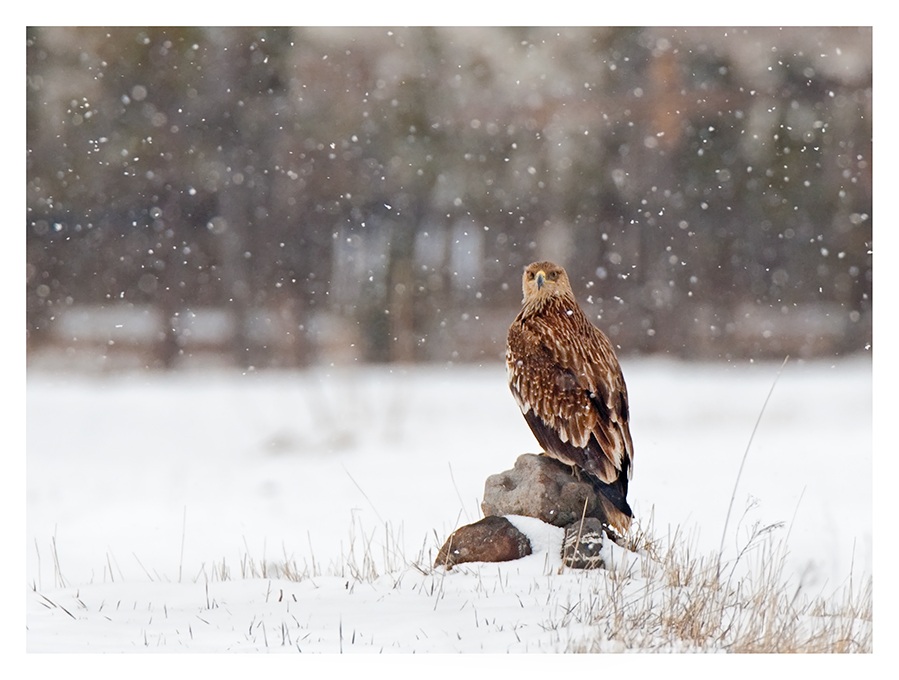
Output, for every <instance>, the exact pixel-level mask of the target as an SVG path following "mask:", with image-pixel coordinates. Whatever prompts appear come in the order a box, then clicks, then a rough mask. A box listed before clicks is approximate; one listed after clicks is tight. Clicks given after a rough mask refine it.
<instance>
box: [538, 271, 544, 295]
mask: <svg viewBox="0 0 899 680" xmlns="http://www.w3.org/2000/svg"><path fill="white" fill-rule="evenodd" d="M544 283H546V272H544V271H543V270H542V269H541V270H540V271H539V272H537V290H540V289H541V288H543V284H544Z"/></svg>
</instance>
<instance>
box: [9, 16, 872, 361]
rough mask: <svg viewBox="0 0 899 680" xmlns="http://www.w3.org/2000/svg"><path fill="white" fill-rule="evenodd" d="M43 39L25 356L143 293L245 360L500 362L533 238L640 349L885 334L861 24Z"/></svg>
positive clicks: (746, 348) (858, 347) (780, 350)
mask: <svg viewBox="0 0 899 680" xmlns="http://www.w3.org/2000/svg"><path fill="white" fill-rule="evenodd" d="M26 38H27V40H26V50H27V74H26V75H27V154H26V162H27V192H26V193H27V212H26V215H27V218H26V225H27V234H28V236H27V282H26V295H27V324H28V328H27V331H28V347H29V351H30V352H34V351H37V350H39V349H41V348H42V347H45V346H47V345H48V344H52V343H54V342H55V343H57V344H58V343H59V342H63V343H64V344H65V343H77V342H78V340H79V339H78V338H77V337H74V335H72V334H71V333H70V335H72V337H68V336H66V332H65V331H64V330H61V329H62V328H63V327H62V326H61V320H62V319H63V318H64V317H65V315H66V314H67V313H71V312H72V310H75V309H81V308H90V309H95V310H96V309H100V310H107V311H109V310H121V311H122V313H124V311H125V310H127V309H129V308H131V309H148V310H151V311H152V313H153V314H154V315H155V316H154V319H156V322H157V323H156V325H155V326H154V327H153V328H154V331H153V332H152V333H151V335H150V337H149V340H148V341H149V342H150V344H151V345H152V351H151V358H150V359H148V361H147V363H148V364H152V365H161V366H174V365H177V364H178V362H179V360H180V359H181V358H183V357H184V356H185V354H186V353H190V351H191V344H190V343H191V341H192V340H191V330H190V325H189V323H188V321H189V319H190V318H194V317H196V315H197V314H198V313H199V312H200V311H202V310H218V311H219V312H220V313H221V314H224V319H225V322H224V324H223V325H222V326H221V328H222V329H223V330H222V331H221V332H220V333H219V335H218V336H216V337H217V338H218V339H219V340H220V344H221V346H220V347H219V349H220V350H224V351H227V352H229V353H230V355H231V357H232V358H233V360H234V361H236V362H238V363H239V364H242V365H303V364H307V363H310V362H314V361H318V360H323V359H326V358H327V357H328V356H332V355H334V352H335V351H337V350H335V347H336V348H338V349H340V351H342V352H344V354H345V355H346V356H349V357H351V358H352V359H356V360H365V361H425V360H428V361H445V360H481V359H483V360H490V361H492V360H494V359H498V358H499V357H500V356H501V354H502V348H503V346H504V343H505V329H506V327H507V326H508V323H509V322H510V321H511V318H512V317H513V316H514V314H515V312H516V311H517V307H518V304H519V302H520V297H521V292H520V272H521V268H522V266H524V265H525V264H527V263H528V262H530V261H533V260H535V259H553V260H556V261H558V262H560V263H562V264H564V265H565V266H566V268H567V269H568V271H569V273H570V275H571V279H572V282H573V284H574V286H575V293H576V295H577V297H578V298H579V300H580V301H581V304H582V305H583V306H584V308H585V310H586V311H587V312H588V314H590V315H591V316H592V317H594V318H595V319H596V322H597V324H598V325H599V326H600V327H602V328H604V329H605V330H606V331H607V332H608V333H609V335H610V336H611V337H612V339H613V342H615V343H616V344H617V345H619V346H620V347H621V349H622V352H623V353H625V354H627V353H638V352H639V353H656V352H665V353H670V354H672V355H675V356H680V357H688V358H708V357H715V358H722V357H733V356H753V357H763V356H783V354H785V353H791V354H794V355H796V354H798V355H801V356H816V355H821V354H826V355H831V356H832V355H834V354H845V353H851V352H859V351H865V350H866V349H867V348H869V347H870V341H871V308H872V307H871V305H872V299H871V294H872V281H871V266H872V265H871V247H872V244H871V239H872V217H871V193H872V190H871V148H872V127H871V114H872V86H871V82H872V80H871V79H872V75H871V74H872V56H871V30H870V29H869V28H787V29H781V30H778V29H773V28H757V29H724V28H680V29H662V28H571V29H557V28H546V27H543V28H443V27H441V28H427V27H417V28H397V29H386V28H370V29H363V28H161V27H157V28H143V29H141V28H108V29H104V28H93V27H92V28H65V27H55V28H29V29H28V30H27V36H26ZM122 318H123V319H124V318H126V317H122ZM124 323H125V321H122V322H121V323H119V324H114V325H116V326H120V325H123V324H124ZM266 329H267V332H263V331H265V330H266ZM197 334H198V331H197V330H194V331H193V335H194V336H196V335H197ZM110 344H111V343H110ZM329 347H330V349H329Z"/></svg>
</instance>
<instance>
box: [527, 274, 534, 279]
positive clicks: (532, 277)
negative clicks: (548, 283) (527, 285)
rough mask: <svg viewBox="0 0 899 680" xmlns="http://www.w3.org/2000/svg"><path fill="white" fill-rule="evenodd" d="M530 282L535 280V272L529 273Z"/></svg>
mask: <svg viewBox="0 0 899 680" xmlns="http://www.w3.org/2000/svg"><path fill="white" fill-rule="evenodd" d="M528 280H530V281H533V280H534V272H528Z"/></svg>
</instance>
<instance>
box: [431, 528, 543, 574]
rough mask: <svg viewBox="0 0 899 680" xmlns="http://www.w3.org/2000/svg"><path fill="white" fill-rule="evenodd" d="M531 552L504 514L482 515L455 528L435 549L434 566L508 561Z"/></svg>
mask: <svg viewBox="0 0 899 680" xmlns="http://www.w3.org/2000/svg"><path fill="white" fill-rule="evenodd" d="M530 554H531V543H530V541H528V538H527V536H525V535H524V534H523V533H521V532H520V531H519V530H518V529H516V528H515V526H514V525H513V524H512V523H511V522H510V521H509V520H508V519H506V518H505V517H495V516H490V517H485V518H484V519H482V520H480V521H477V522H475V523H474V524H467V525H465V526H463V527H459V528H458V529H456V530H455V531H454V532H453V533H452V534H451V535H450V537H449V538H448V539H447V541H446V543H444V544H443V547H442V548H440V551H439V552H438V553H437V560H436V561H435V562H434V566H435V567H440V566H442V567H446V568H447V569H452V568H453V565H455V564H462V563H463V562H507V561H509V560H517V559H518V558H520V557H524V556H525V555H530Z"/></svg>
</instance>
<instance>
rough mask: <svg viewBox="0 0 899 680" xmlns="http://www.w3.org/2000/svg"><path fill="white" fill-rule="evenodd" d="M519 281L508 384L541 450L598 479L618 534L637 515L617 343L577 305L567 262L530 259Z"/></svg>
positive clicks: (607, 517) (604, 504) (508, 354)
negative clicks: (631, 500) (630, 495)
mask: <svg viewBox="0 0 899 680" xmlns="http://www.w3.org/2000/svg"><path fill="white" fill-rule="evenodd" d="M521 285H522V290H523V292H524V300H523V301H522V307H521V311H520V312H519V313H518V316H516V317H515V320H514V321H513V322H512V325H511V326H510V327H509V335H508V341H507V347H506V369H507V373H508V378H509V388H510V389H511V391H512V395H513V396H514V397H515V401H516V402H517V403H518V406H519V407H520V408H521V412H522V414H524V418H525V420H526V421H527V423H528V425H529V426H530V428H531V431H532V432H533V433H534V436H535V437H536V438H537V441H538V442H539V444H540V446H542V447H543V450H544V451H545V452H546V453H547V454H548V455H549V456H551V457H552V458H555V459H556V460H559V461H561V462H562V463H565V464H566V465H571V466H572V467H573V468H574V470H573V471H574V473H575V475H577V476H578V477H583V478H586V479H587V480H588V481H590V482H591V483H592V484H593V486H594V488H595V489H596V491H597V497H598V498H599V503H600V510H601V512H602V514H603V515H604V516H605V517H604V519H605V523H606V525H607V527H608V528H609V529H611V530H612V532H613V533H614V534H617V538H621V537H623V536H624V535H625V534H626V533H627V531H628V528H629V527H630V523H631V519H632V517H633V512H632V511H631V508H630V506H629V505H628V503H627V485H628V481H629V480H630V478H631V472H632V470H633V460H634V446H633V442H632V441H631V433H630V426H629V421H630V413H629V407H628V398H627V386H626V385H625V383H624V376H623V375H622V373H621V366H620V364H619V363H618V358H617V357H616V356H615V350H614V348H613V347H612V343H611V342H610V341H609V338H608V337H606V335H605V334H604V333H603V332H602V331H601V330H599V329H598V328H596V326H594V325H593V324H592V323H590V320H589V319H588V318H587V315H586V314H584V312H583V311H582V310H581V308H580V307H579V306H578V304H577V301H576V300H575V298H574V293H573V291H572V290H571V283H570V282H569V280H568V274H567V273H566V272H565V270H564V269H563V268H562V267H560V266H559V265H557V264H553V263H552V262H533V263H531V264H529V265H528V266H527V267H525V268H524V274H523V276H522V284H521ZM610 535H612V534H610Z"/></svg>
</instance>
